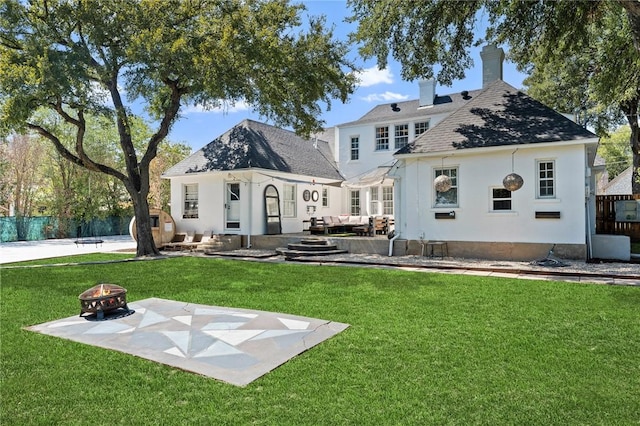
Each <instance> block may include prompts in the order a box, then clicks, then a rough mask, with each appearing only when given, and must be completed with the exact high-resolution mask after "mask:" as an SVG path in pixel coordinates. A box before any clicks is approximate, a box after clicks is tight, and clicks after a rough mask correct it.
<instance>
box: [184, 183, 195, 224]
mask: <svg viewBox="0 0 640 426" xmlns="http://www.w3.org/2000/svg"><path fill="white" fill-rule="evenodd" d="M198 204H199V200H198V184H197V183H187V184H184V185H183V186H182V218H183V219H198V208H199V206H198Z"/></svg>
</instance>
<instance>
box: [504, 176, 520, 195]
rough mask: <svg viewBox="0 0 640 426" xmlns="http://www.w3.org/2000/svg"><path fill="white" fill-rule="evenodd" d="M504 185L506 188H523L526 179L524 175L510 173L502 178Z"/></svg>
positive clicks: (513, 189)
mask: <svg viewBox="0 0 640 426" xmlns="http://www.w3.org/2000/svg"><path fill="white" fill-rule="evenodd" d="M502 185H504V188H505V189H506V190H509V191H517V190H518V189H520V188H522V185H524V179H522V176H520V175H519V174H517V173H509V174H508V175H507V176H505V178H504V179H503V180H502Z"/></svg>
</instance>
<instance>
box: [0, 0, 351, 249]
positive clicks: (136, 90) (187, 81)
mask: <svg viewBox="0 0 640 426" xmlns="http://www.w3.org/2000/svg"><path fill="white" fill-rule="evenodd" d="M302 11H303V6H301V5H294V6H292V5H289V4H288V2H287V1H285V0H264V1H258V0H255V1H242V0H219V1H214V0H118V1H113V0H86V1H81V0H33V1H30V2H24V1H22V0H0V131H4V132H7V131H9V130H13V131H25V130H30V131H35V132H38V133H40V134H41V135H42V136H44V137H45V138H47V139H48V140H50V141H51V142H52V143H53V144H54V145H55V146H56V148H57V149H58V151H59V152H60V153H61V154H62V155H63V156H64V157H65V158H66V159H67V160H70V161H72V162H74V163H75V164H78V165H81V166H83V167H86V168H88V169H90V170H94V171H99V172H102V173H106V174H109V175H112V176H114V177H116V178H117V179H119V180H121V181H122V182H123V183H124V186H125V187H126V189H127V191H128V192H129V194H130V196H131V199H132V200H133V203H134V209H135V214H136V218H137V220H136V224H137V226H138V232H137V235H138V255H145V254H157V249H156V248H155V246H154V245H153V240H152V237H151V232H150V226H149V225H148V222H149V220H148V210H149V209H148V201H147V196H148V192H149V166H150V163H151V160H152V159H153V158H155V156H156V155H157V149H158V146H159V144H160V142H161V141H162V140H163V139H164V138H165V137H166V135H167V134H168V132H169V129H170V127H171V125H172V124H173V123H174V121H175V120H176V119H177V118H178V116H179V112H180V107H181V105H182V104H184V103H197V104H201V105H205V106H206V107H215V106H220V105H224V104H233V103H235V102H238V101H244V102H247V103H248V104H250V105H252V106H253V107H254V108H255V110H256V111H257V112H259V113H260V114H262V115H263V116H264V117H266V118H267V119H269V120H272V121H273V122H275V123H276V124H279V125H283V126H291V127H293V128H294V129H295V130H296V131H298V132H300V133H302V134H305V133H309V132H311V131H314V130H317V129H319V128H320V127H321V124H322V122H321V120H320V118H319V114H320V112H321V107H320V105H321V104H326V105H328V107H330V106H331V101H332V100H333V99H336V98H338V99H340V100H342V101H345V100H346V99H347V97H348V96H349V95H350V93H352V91H353V86H354V82H355V81H354V77H353V76H352V74H351V71H353V69H354V67H353V65H352V64H351V63H349V62H348V61H346V59H344V58H345V54H346V53H347V45H346V44H345V43H341V42H338V41H336V40H334V38H333V32H332V30H331V29H326V27H325V22H324V19H322V18H310V22H309V23H308V24H307V25H305V26H304V28H303V24H305V23H303V22H302V19H301V12H302ZM134 101H136V102H141V103H143V104H144V105H145V106H146V108H147V112H148V113H149V114H150V115H151V116H152V117H153V118H154V119H156V120H157V121H158V123H159V124H158V126H157V128H156V129H155V130H154V132H153V134H152V135H151V136H150V137H149V139H148V140H147V142H146V147H145V149H144V150H138V149H136V147H135V146H134V143H133V141H132V136H131V133H132V131H131V119H130V116H131V104H132V102H134ZM41 108H45V109H49V110H52V111H55V112H56V113H57V114H58V115H59V116H60V117H61V119H62V120H64V121H65V122H67V123H68V124H71V125H72V126H74V128H75V134H74V146H73V149H69V148H67V146H65V144H63V143H62V142H61V140H60V138H59V136H58V135H57V134H56V133H55V131H54V129H52V128H50V127H48V125H47V123H46V122H41V121H38V119H37V118H38V116H37V114H36V112H37V111H39V110H40V109H41ZM87 114H93V115H104V116H107V117H109V118H110V119H111V120H113V121H114V122H115V123H116V125H117V129H118V145H119V149H120V150H121V151H122V158H123V159H124V162H125V167H124V168H115V167H113V166H111V165H109V164H104V163H102V162H100V161H99V160H97V159H95V158H93V157H92V156H91V155H89V152H88V151H87V150H85V146H84V143H85V134H86V118H85V116H86V115H87ZM141 227H143V228H145V229H141ZM147 228H148V229H147Z"/></svg>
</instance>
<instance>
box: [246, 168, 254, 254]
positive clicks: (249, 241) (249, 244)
mask: <svg viewBox="0 0 640 426" xmlns="http://www.w3.org/2000/svg"><path fill="white" fill-rule="evenodd" d="M252 183H253V175H251V179H250V180H249V183H248V185H249V232H248V235H247V248H248V249H249V248H251V224H252V223H253V185H252Z"/></svg>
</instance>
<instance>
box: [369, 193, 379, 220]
mask: <svg viewBox="0 0 640 426" xmlns="http://www.w3.org/2000/svg"><path fill="white" fill-rule="evenodd" d="M369 196H370V198H371V200H370V202H369V209H370V211H369V215H371V216H375V215H379V214H380V210H381V209H380V197H379V190H378V187H377V186H372V187H370V188H369Z"/></svg>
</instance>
